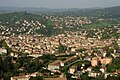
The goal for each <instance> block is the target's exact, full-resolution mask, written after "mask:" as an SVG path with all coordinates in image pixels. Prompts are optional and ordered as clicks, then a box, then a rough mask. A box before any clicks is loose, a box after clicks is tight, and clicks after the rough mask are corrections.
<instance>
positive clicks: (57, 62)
mask: <svg viewBox="0 0 120 80" xmlns="http://www.w3.org/2000/svg"><path fill="white" fill-rule="evenodd" d="M60 62H61V60H55V61H54V62H52V63H50V64H49V65H48V70H50V71H53V72H56V71H58V70H59V69H60Z"/></svg>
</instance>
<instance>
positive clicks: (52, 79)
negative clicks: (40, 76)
mask: <svg viewBox="0 0 120 80" xmlns="http://www.w3.org/2000/svg"><path fill="white" fill-rule="evenodd" d="M44 80H67V79H66V78H44Z"/></svg>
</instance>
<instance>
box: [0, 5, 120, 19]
mask: <svg viewBox="0 0 120 80" xmlns="http://www.w3.org/2000/svg"><path fill="white" fill-rule="evenodd" d="M0 12H29V13H35V14H40V13H44V14H46V13H47V14H48V13H49V14H52V13H56V14H58V15H64V14H70V15H78V16H95V17H96V16H97V17H105V18H110V17H114V18H115V17H118V16H119V17H120V6H115V7H108V8H84V9H78V8H68V9H67V8H66V9H48V8H33V7H23V8H22V7H0Z"/></svg>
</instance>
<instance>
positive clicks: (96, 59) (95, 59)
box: [91, 57, 99, 67]
mask: <svg viewBox="0 0 120 80" xmlns="http://www.w3.org/2000/svg"><path fill="white" fill-rule="evenodd" d="M98 60H99V59H98V58H97V57H94V58H92V60H91V65H92V66H94V67H96V66H97V65H98Z"/></svg>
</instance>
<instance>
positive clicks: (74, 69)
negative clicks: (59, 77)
mask: <svg viewBox="0 0 120 80" xmlns="http://www.w3.org/2000/svg"><path fill="white" fill-rule="evenodd" d="M76 71H77V67H76V66H74V65H73V66H71V67H70V69H69V73H70V74H74V73H75V72H76Z"/></svg>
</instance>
